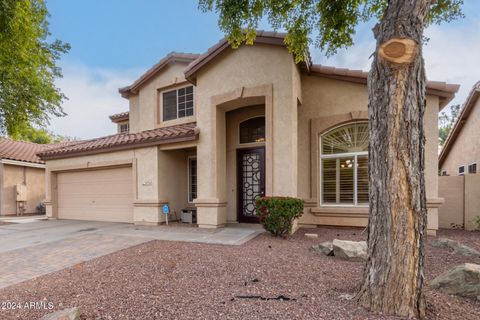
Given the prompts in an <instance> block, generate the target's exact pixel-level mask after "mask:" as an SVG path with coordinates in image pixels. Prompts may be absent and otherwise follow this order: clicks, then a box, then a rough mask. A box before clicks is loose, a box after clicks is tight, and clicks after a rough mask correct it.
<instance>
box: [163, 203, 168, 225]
mask: <svg viewBox="0 0 480 320" xmlns="http://www.w3.org/2000/svg"><path fill="white" fill-rule="evenodd" d="M162 211H163V213H164V214H165V222H166V224H167V226H168V214H169V213H170V207H169V206H168V204H164V205H163V207H162Z"/></svg>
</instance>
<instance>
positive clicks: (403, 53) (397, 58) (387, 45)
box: [378, 39, 417, 64]
mask: <svg viewBox="0 0 480 320" xmlns="http://www.w3.org/2000/svg"><path fill="white" fill-rule="evenodd" d="M416 53H417V43H416V42H415V41H413V40H412V39H390V40H388V41H387V42H384V43H383V44H382V45H381V46H380V48H379V49H378V54H379V56H380V57H381V58H382V59H384V60H387V61H389V62H393V63H398V64H404V63H410V62H412V60H413V58H414V57H415V54H416Z"/></svg>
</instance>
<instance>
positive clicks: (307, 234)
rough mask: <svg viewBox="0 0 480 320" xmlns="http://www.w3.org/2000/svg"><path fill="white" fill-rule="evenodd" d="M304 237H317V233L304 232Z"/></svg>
mask: <svg viewBox="0 0 480 320" xmlns="http://www.w3.org/2000/svg"><path fill="white" fill-rule="evenodd" d="M305 237H307V238H318V234H316V233H305Z"/></svg>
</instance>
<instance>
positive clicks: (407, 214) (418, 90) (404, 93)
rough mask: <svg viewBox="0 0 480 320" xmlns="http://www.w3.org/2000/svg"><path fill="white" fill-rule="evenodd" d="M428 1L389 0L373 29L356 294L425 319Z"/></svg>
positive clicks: (378, 308) (374, 306) (376, 307)
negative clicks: (364, 243) (361, 267)
mask: <svg viewBox="0 0 480 320" xmlns="http://www.w3.org/2000/svg"><path fill="white" fill-rule="evenodd" d="M430 2H431V1H430V0H389V1H388V6H387V9H386V12H385V15H384V16H383V18H382V21H381V22H380V23H379V24H377V25H376V26H375V28H374V34H375V38H376V40H377V50H376V55H375V58H374V61H373V63H372V69H371V71H370V74H369V80H368V94H369V107H368V110H369V126H370V128H369V135H370V145H369V171H370V174H369V181H370V212H369V222H368V259H367V263H366V268H365V272H364V283H363V285H362V287H361V289H360V291H359V293H358V294H357V296H356V298H357V299H358V301H359V303H360V304H361V305H362V306H364V307H366V308H367V309H369V310H371V311H375V312H382V313H383V314H390V315H398V316H406V317H415V318H424V316H425V298H424V295H423V291H422V287H423V282H424V240H425V236H426V234H425V233H426V222H427V208H426V197H425V178H424V162H425V161H424V159H425V156H424V145H425V136H424V128H423V115H424V110H425V92H426V78H425V70H424V62H423V58H422V38H423V29H424V25H425V18H426V15H427V12H428V9H429V6H430Z"/></svg>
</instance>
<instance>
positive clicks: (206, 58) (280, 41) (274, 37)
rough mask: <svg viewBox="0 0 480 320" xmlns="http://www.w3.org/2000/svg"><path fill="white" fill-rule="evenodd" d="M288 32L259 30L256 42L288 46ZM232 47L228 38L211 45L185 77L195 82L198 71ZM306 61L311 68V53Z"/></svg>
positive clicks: (305, 65) (190, 66) (307, 67)
mask: <svg viewBox="0 0 480 320" xmlns="http://www.w3.org/2000/svg"><path fill="white" fill-rule="evenodd" d="M286 35H287V34H286V33H282V32H274V31H263V30H257V36H256V38H255V43H263V44H270V45H277V46H286V45H285V42H284V40H285V36H286ZM229 47H230V43H229V42H228V40H227V39H226V38H223V39H221V40H220V41H219V42H218V43H216V44H215V45H213V46H212V47H210V48H209V49H208V50H207V52H205V53H203V54H202V55H200V56H199V57H198V58H197V59H196V60H195V61H193V62H192V63H190V64H189V65H188V67H187V68H186V69H185V71H184V74H185V78H186V79H187V80H188V81H190V82H192V83H193V84H195V82H196V73H197V71H198V70H200V69H201V68H202V67H203V66H205V65H206V64H207V63H208V62H210V61H211V60H212V59H213V58H215V57H216V56H217V55H219V54H220V53H221V52H223V51H224V50H225V49H227V48H229ZM305 58H306V60H307V61H306V62H302V63H301V65H302V66H303V67H304V68H306V69H309V67H310V53H309V52H306V53H305Z"/></svg>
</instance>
